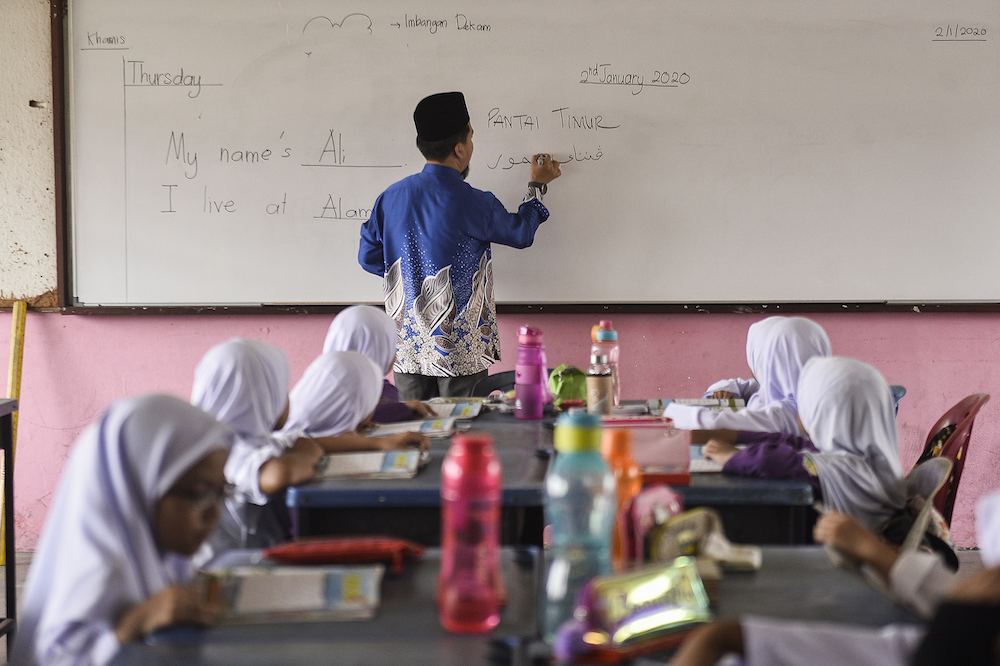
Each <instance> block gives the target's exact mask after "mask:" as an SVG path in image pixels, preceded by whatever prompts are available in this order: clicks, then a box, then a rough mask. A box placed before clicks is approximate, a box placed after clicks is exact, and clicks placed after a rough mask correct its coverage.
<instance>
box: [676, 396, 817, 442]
mask: <svg viewBox="0 0 1000 666" xmlns="http://www.w3.org/2000/svg"><path fill="white" fill-rule="evenodd" d="M663 416H665V417H667V418H670V419H673V421H674V427H676V428H679V429H680V430H715V429H717V428H726V429H728V430H753V431H757V432H787V433H792V434H795V435H805V433H804V432H802V429H801V428H799V424H798V421H797V419H796V413H795V411H794V410H791V409H789V408H788V406H786V405H785V404H784V403H782V402H772V403H770V404H769V405H767V406H765V407H760V408H756V409H755V408H747V409H740V410H738V411H735V412H733V411H730V410H724V411H717V410H714V409H711V408H708V407H697V406H694V405H678V404H677V403H671V404H669V405H667V408H666V409H665V410H664V411H663Z"/></svg>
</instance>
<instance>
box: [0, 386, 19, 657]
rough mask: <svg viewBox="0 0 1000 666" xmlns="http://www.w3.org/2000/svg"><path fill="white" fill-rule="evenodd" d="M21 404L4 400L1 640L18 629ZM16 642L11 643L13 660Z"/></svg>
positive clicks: (0, 427)
mask: <svg viewBox="0 0 1000 666" xmlns="http://www.w3.org/2000/svg"><path fill="white" fill-rule="evenodd" d="M15 411H17V400H0V447H2V448H3V469H4V475H3V524H4V526H5V529H4V544H3V552H4V558H5V559H4V563H5V564H4V569H5V572H4V574H5V576H4V580H5V582H6V585H7V595H6V596H7V606H6V617H0V636H3V635H13V633H14V632H15V630H16V629H17V571H16V562H15V559H16V558H15V557H14V412H15ZM13 645H14V641H12V640H10V638H8V639H7V656H8V657H10V652H11V648H12V647H13Z"/></svg>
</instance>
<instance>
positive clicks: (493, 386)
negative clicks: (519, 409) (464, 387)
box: [472, 368, 552, 398]
mask: <svg viewBox="0 0 1000 666" xmlns="http://www.w3.org/2000/svg"><path fill="white" fill-rule="evenodd" d="M548 373H549V374H550V375H551V374H552V368H549V369H548ZM513 390H514V370H505V371H504V372H498V373H496V374H495V375H487V376H486V377H485V378H484V379H481V380H479V383H478V384H476V385H475V386H474V387H473V388H472V397H474V398H485V397H486V396H488V395H489V394H490V393H493V391H503V392H504V393H506V392H507V391H513Z"/></svg>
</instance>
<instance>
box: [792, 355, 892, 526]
mask: <svg viewBox="0 0 1000 666" xmlns="http://www.w3.org/2000/svg"><path fill="white" fill-rule="evenodd" d="M798 404H799V416H800V418H801V419H802V425H803V427H804V428H805V429H806V432H807V433H808V436H809V438H810V439H811V440H812V442H813V443H814V444H815V445H816V448H818V449H819V453H813V452H807V453H805V454H804V455H805V460H806V467H807V469H808V468H809V466H810V465H811V466H812V468H813V469H814V470H815V472H816V476H818V477H819V482H820V486H821V488H822V491H823V503H824V505H825V506H826V508H828V509H831V510H833V511H839V512H840V513H844V514H847V515H848V516H851V517H852V518H854V519H855V520H857V521H858V522H860V523H861V524H862V525H863V526H864V527H865V529H867V530H868V531H870V532H874V533H876V534H880V533H881V530H882V527H883V526H884V525H885V523H886V521H888V520H889V518H891V517H892V515H893V514H894V513H896V512H897V511H898V510H900V509H902V508H903V507H904V506H905V505H906V491H905V488H904V486H903V480H902V477H903V470H902V466H901V465H900V463H899V443H898V441H897V433H896V410H895V404H894V401H893V398H892V391H891V390H890V389H889V385H888V384H886V382H885V379H883V378H882V375H880V374H879V372H878V370H876V369H875V368H873V367H871V366H870V365H868V364H866V363H862V362H861V361H857V360H855V359H850V358H840V357H835V358H815V359H812V360H810V361H809V362H808V363H806V365H805V367H804V368H803V369H802V376H801V378H800V380H799V389H798Z"/></svg>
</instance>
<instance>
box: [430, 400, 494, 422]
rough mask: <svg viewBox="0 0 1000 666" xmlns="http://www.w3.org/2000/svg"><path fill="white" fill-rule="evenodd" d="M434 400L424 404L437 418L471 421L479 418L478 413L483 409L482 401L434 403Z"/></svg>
mask: <svg viewBox="0 0 1000 666" xmlns="http://www.w3.org/2000/svg"><path fill="white" fill-rule="evenodd" d="M435 400H436V398H435ZM435 400H431V401H429V402H425V403H424V404H425V405H427V406H428V407H430V408H431V409H433V410H434V413H435V414H437V416H438V418H444V417H446V416H453V417H455V418H456V419H472V418H475V417H477V416H479V412H481V411H482V409H483V401H482V400H476V401H471V402H469V401H463V402H435Z"/></svg>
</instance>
